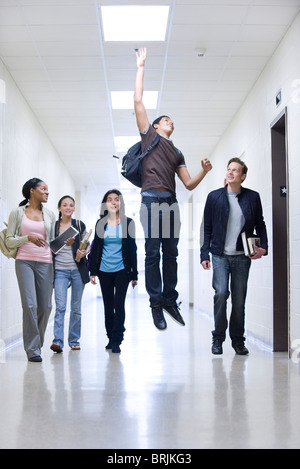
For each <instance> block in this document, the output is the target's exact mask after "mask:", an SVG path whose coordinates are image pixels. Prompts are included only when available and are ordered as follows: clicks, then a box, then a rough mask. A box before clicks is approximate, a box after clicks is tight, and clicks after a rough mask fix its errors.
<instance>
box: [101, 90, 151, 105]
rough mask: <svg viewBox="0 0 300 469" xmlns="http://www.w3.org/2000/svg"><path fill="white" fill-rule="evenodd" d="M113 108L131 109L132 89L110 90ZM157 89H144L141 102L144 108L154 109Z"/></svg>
mask: <svg viewBox="0 0 300 469" xmlns="http://www.w3.org/2000/svg"><path fill="white" fill-rule="evenodd" d="M110 95H111V105H112V108H113V109H133V107H134V106H133V91H111V93H110ZM157 99H158V91H144V93H143V103H144V105H145V108H146V109H156V107H157Z"/></svg>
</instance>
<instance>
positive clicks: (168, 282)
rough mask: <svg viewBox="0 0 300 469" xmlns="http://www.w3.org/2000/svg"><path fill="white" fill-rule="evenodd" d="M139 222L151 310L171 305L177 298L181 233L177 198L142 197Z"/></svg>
mask: <svg viewBox="0 0 300 469" xmlns="http://www.w3.org/2000/svg"><path fill="white" fill-rule="evenodd" d="M140 219H141V223H142V226H143V229H144V235H145V254H146V256H145V281H146V290H147V292H148V295H149V298H150V306H151V307H153V306H162V305H163V304H166V305H174V304H175V303H176V300H177V298H178V292H177V291H176V285H177V256H178V249H177V246H178V241H179V232H180V214H179V207H178V203H177V200H176V197H175V196H174V197H168V198H158V197H143V198H142V205H141V210H140ZM161 252H162V274H161V271H160V258H161Z"/></svg>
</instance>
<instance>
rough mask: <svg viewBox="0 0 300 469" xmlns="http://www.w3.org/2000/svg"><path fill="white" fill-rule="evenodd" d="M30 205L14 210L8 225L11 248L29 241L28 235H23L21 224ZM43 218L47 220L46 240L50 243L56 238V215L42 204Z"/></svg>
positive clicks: (7, 237) (7, 235)
mask: <svg viewBox="0 0 300 469" xmlns="http://www.w3.org/2000/svg"><path fill="white" fill-rule="evenodd" d="M27 206H28V205H26V206H25V205H23V206H21V207H18V208H16V209H15V210H12V211H11V213H10V215H9V219H8V225H7V232H6V244H7V246H8V247H9V248H11V249H13V248H18V247H20V246H22V245H23V244H25V243H27V242H28V236H21V224H22V219H23V216H24V213H25V208H26V207H27ZM42 212H43V219H44V222H45V230H46V241H47V243H48V244H49V243H50V241H52V240H53V239H54V237H55V236H54V228H55V221H56V220H55V215H54V213H53V212H52V211H51V210H48V209H47V208H45V207H43V206H42Z"/></svg>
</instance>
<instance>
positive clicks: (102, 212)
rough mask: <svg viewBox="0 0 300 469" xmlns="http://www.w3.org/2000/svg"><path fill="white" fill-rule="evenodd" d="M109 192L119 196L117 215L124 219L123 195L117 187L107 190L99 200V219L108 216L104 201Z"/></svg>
mask: <svg viewBox="0 0 300 469" xmlns="http://www.w3.org/2000/svg"><path fill="white" fill-rule="evenodd" d="M110 194H117V196H118V197H119V200H120V209H119V217H120V220H122V219H124V218H125V216H126V215H125V203H124V199H123V195H122V193H121V192H120V191H119V190H118V189H111V190H109V191H107V192H106V194H104V197H103V199H102V202H101V209H100V219H102V218H104V217H107V216H108V210H107V208H106V201H107V198H108V196H109V195H110Z"/></svg>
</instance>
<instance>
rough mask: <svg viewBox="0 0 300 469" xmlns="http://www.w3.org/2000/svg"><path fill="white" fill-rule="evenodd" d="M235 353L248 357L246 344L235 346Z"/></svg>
mask: <svg viewBox="0 0 300 469" xmlns="http://www.w3.org/2000/svg"><path fill="white" fill-rule="evenodd" d="M233 348H234V350H235V353H236V354H237V355H248V353H249V350H248V349H247V348H246V347H245V345H244V344H235V345H233Z"/></svg>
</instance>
